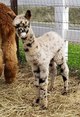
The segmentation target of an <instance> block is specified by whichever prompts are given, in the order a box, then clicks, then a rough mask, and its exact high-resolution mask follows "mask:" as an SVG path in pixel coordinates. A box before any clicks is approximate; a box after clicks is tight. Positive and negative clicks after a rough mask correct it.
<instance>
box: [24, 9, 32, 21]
mask: <svg viewBox="0 0 80 117" xmlns="http://www.w3.org/2000/svg"><path fill="white" fill-rule="evenodd" d="M25 18H26V19H28V20H30V18H31V11H30V10H27V11H26V14H25Z"/></svg>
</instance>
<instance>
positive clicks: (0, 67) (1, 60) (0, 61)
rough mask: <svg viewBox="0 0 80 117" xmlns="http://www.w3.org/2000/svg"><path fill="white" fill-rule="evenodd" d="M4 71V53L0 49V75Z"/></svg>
mask: <svg viewBox="0 0 80 117" xmlns="http://www.w3.org/2000/svg"><path fill="white" fill-rule="evenodd" d="M2 71H3V55H2V50H1V49H0V76H1V75H2Z"/></svg>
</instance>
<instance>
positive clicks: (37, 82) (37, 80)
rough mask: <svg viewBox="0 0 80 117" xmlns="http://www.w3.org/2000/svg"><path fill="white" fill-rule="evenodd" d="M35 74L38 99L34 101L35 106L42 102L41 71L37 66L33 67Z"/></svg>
mask: <svg viewBox="0 0 80 117" xmlns="http://www.w3.org/2000/svg"><path fill="white" fill-rule="evenodd" d="M33 74H34V77H35V82H34V85H35V90H36V97H35V99H34V101H33V105H38V104H39V101H40V89H39V78H40V69H39V66H38V65H37V64H34V65H33Z"/></svg>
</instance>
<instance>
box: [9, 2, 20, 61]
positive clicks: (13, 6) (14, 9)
mask: <svg viewBox="0 0 80 117" xmlns="http://www.w3.org/2000/svg"><path fill="white" fill-rule="evenodd" d="M10 3H11V9H12V10H13V11H14V12H15V14H16V15H17V14H18V4H17V0H10ZM16 44H17V57H18V59H19V39H18V37H17V35H16Z"/></svg>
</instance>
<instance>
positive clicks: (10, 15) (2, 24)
mask: <svg viewBox="0 0 80 117" xmlns="http://www.w3.org/2000/svg"><path fill="white" fill-rule="evenodd" d="M15 16H16V15H15V13H14V12H13V11H12V10H11V9H10V8H8V7H7V6H6V5H4V4H3V3H0V76H1V74H2V71H3V70H4V77H5V81H6V83H12V82H13V81H14V80H15V78H16V73H17V56H16V51H17V48H16V40H15V28H14V26H13V25H12V21H13V19H14V17H15ZM3 64H4V67H3ZM3 68H4V69H3Z"/></svg>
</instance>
